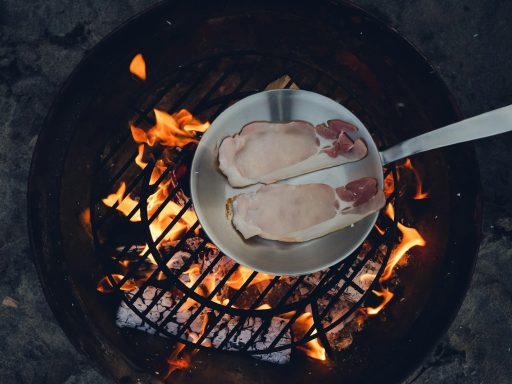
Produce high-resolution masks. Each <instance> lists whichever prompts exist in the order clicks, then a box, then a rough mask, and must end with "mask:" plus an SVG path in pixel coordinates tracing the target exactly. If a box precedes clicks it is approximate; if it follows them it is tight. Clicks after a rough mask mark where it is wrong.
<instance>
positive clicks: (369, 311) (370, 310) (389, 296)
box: [366, 288, 394, 315]
mask: <svg viewBox="0 0 512 384" xmlns="http://www.w3.org/2000/svg"><path fill="white" fill-rule="evenodd" d="M372 292H373V293H374V294H375V295H376V296H379V297H382V298H383V301H382V303H380V305H379V306H377V307H375V308H370V307H368V308H366V313H367V314H368V315H376V314H377V313H379V312H380V311H381V309H382V308H384V307H385V306H386V304H387V303H389V301H390V300H391V299H392V298H393V296H394V295H393V293H392V292H391V291H390V290H389V289H386V288H383V289H382V291H380V292H379V291H375V290H372Z"/></svg>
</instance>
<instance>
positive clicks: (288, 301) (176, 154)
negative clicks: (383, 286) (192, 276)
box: [91, 55, 399, 355]
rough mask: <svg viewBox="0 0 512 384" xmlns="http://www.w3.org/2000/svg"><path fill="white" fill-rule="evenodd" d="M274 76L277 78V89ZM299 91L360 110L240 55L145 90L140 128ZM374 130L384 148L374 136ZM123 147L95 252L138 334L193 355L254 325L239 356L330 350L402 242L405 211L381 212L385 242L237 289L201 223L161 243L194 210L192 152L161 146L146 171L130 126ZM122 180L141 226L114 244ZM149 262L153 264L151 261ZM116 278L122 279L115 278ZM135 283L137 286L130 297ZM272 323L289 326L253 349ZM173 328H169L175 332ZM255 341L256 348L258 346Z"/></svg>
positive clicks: (310, 76) (319, 85)
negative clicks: (311, 344)
mask: <svg viewBox="0 0 512 384" xmlns="http://www.w3.org/2000/svg"><path fill="white" fill-rule="evenodd" d="M255 68H258V76H255V75H254V70H255ZM285 75H286V76H285ZM276 79H280V81H279V82H276V81H275V80H276ZM292 79H293V81H292ZM296 85H298V86H299V87H300V88H304V89H309V90H312V91H316V92H318V93H322V94H325V95H326V96H329V97H331V98H333V99H335V100H337V101H339V102H341V103H343V104H344V105H357V100H356V99H355V98H354V96H353V95H350V93H349V92H348V91H346V90H345V89H344V88H343V87H342V86H341V85H339V84H337V83H336V82H335V81H334V80H332V79H331V78H329V76H327V75H325V74H323V73H321V72H319V71H317V70H316V69H314V68H311V67H306V66H304V65H303V64H300V63H290V62H288V61H284V60H282V59H280V58H277V57H263V56H256V55H239V56H238V55H235V56H230V57H216V58H210V59H208V60H204V61H202V62H199V63H194V64H191V65H189V66H187V67H184V68H182V69H181V70H179V71H178V72H176V73H173V74H171V75H170V76H168V77H167V78H166V79H165V80H163V81H162V82H161V83H159V84H156V85H153V86H151V87H149V88H150V93H149V94H148V95H143V97H142V100H143V102H141V103H140V104H139V105H138V106H137V107H135V108H134V113H135V114H136V116H137V117H136V119H134V124H135V125H142V126H143V125H144V124H148V125H152V124H153V119H152V117H151V115H150V114H151V111H152V109H153V108H155V107H157V108H159V109H163V110H166V111H168V112H170V113H172V112H175V111H177V110H179V109H180V108H187V109H188V110H190V111H191V112H192V113H193V114H194V115H195V116H198V117H199V118H200V119H201V120H210V121H211V120H213V119H215V117H216V116H217V115H218V114H219V113H220V112H222V111H223V110H224V109H225V108H226V107H227V106H229V105H230V104H232V103H234V102H236V101H237V100H239V99H241V98H243V97H246V96H248V95H250V94H253V93H255V92H258V91H261V90H263V89H265V88H266V87H267V86H270V87H286V88H289V87H292V86H296ZM357 115H358V117H359V118H361V120H363V121H364V122H365V124H366V125H367V127H368V128H369V129H370V130H372V127H374V124H372V122H371V118H370V116H367V115H365V113H364V109H363V108H361V106H359V108H358V111H357ZM373 133H374V134H375V136H376V139H377V141H378V140H379V138H378V132H373ZM116 140H118V139H116ZM118 142H119V144H118V145H117V146H116V147H115V148H113V149H112V150H111V151H110V152H109V153H107V154H105V155H104V156H103V159H102V162H101V165H100V167H99V169H98V173H97V178H99V179H100V180H103V182H100V183H99V185H100V186H101V187H100V188H97V189H98V190H97V191H95V193H93V194H92V195H93V199H92V201H91V212H92V213H93V214H92V220H91V222H92V226H93V233H94V236H95V242H96V247H97V249H98V255H100V257H101V261H102V263H103V267H104V270H105V272H106V274H107V278H108V280H109V282H110V284H111V285H112V290H113V291H114V292H117V293H118V294H119V296H120V298H121V300H122V302H123V305H124V306H125V307H126V308H128V309H129V310H130V311H132V312H133V313H134V314H136V315H137V316H138V317H139V318H140V324H141V325H140V327H139V329H144V330H146V331H148V332H150V333H155V334H161V335H164V336H167V337H170V338H173V339H175V340H179V341H180V342H182V343H185V344H187V345H190V346H191V347H194V348H204V349H222V350H224V349H230V348H229V344H230V342H231V340H232V338H233V337H235V336H236V335H237V334H238V333H239V332H240V331H241V329H242V328H244V327H245V326H246V324H247V322H248V321H251V324H253V325H255V326H254V327H253V329H252V330H251V336H250V338H249V339H248V340H246V341H245V342H244V345H243V346H242V347H241V348H240V349H239V351H243V352H246V353H250V354H259V355H261V354H268V353H273V352H277V351H281V350H285V349H289V348H290V347H292V346H295V345H302V344H304V343H306V342H308V341H310V340H312V339H315V338H320V339H321V340H322V344H323V346H324V347H325V348H326V349H327V350H328V351H329V342H328V339H327V332H328V331H330V330H332V329H334V328H335V327H337V326H338V325H339V324H341V323H343V322H345V321H347V320H348V319H349V318H350V317H351V316H352V315H353V314H354V313H355V311H357V310H358V309H359V308H360V307H361V306H362V305H363V303H364V302H365V300H367V298H368V297H369V295H370V294H371V288H372V287H373V286H374V285H375V284H376V283H377V282H378V280H379V277H380V276H381V274H382V272H383V270H384V267H385V265H386V262H387V260H388V258H389V255H390V252H391V250H392V248H393V245H394V244H395V241H396V236H397V234H398V231H397V227H396V222H397V219H396V217H399V214H396V215H395V220H394V221H391V220H389V219H388V218H387V217H385V216H384V215H382V214H381V216H380V217H379V219H378V225H379V227H380V228H382V229H383V230H384V235H381V234H380V233H379V232H378V231H376V230H374V231H373V232H372V233H371V234H370V236H369V237H368V239H367V240H366V242H365V243H364V244H363V246H362V247H361V248H360V249H358V250H357V251H356V252H354V253H353V254H352V255H351V256H350V257H348V258H347V259H346V260H344V261H343V262H341V263H339V264H337V265H335V266H333V267H331V268H330V269H328V270H326V271H323V272H321V273H317V274H313V275H304V276H299V277H293V278H292V277H280V276H275V277H273V278H272V279H270V280H268V282H265V284H263V285H260V286H259V287H260V289H259V290H257V289H255V285H251V282H253V281H255V279H257V278H258V276H259V273H257V272H252V273H251V274H250V275H249V276H248V277H247V278H246V280H245V281H244V282H243V284H242V285H241V286H240V288H239V289H232V288H229V287H227V285H226V283H227V282H228V281H229V280H230V278H232V277H233V276H234V275H235V274H237V273H238V272H239V269H240V266H239V265H238V264H237V263H234V262H232V261H230V260H228V259H227V258H226V257H225V256H223V255H222V254H221V253H218V251H217V250H216V249H215V248H212V246H211V245H210V244H209V239H208V238H207V236H206V235H205V234H204V233H203V232H202V231H201V230H199V233H196V232H197V230H198V228H200V226H199V223H198V222H195V223H194V224H193V225H192V226H191V227H190V228H189V229H188V231H187V232H186V233H184V234H183V235H182V236H181V237H180V239H179V240H178V241H176V242H174V243H169V244H162V239H163V238H164V236H165V235H166V234H167V233H168V232H169V231H171V230H172V229H173V228H174V226H175V225H176V223H178V221H179V220H180V218H181V217H182V216H183V215H184V214H185V213H186V212H187V211H188V210H189V209H192V208H193V207H192V201H190V199H189V198H188V177H187V174H186V172H185V174H184V175H182V176H181V177H176V171H177V170H178V169H186V170H187V171H188V169H189V166H190V163H191V159H192V156H193V150H194V148H192V147H191V146H187V147H185V148H184V149H183V150H174V151H172V152H171V153H169V151H166V150H162V149H160V150H156V151H155V152H154V153H153V155H154V159H152V160H151V161H150V163H149V164H148V165H147V167H146V168H145V169H144V170H142V171H141V170H140V168H138V167H137V166H136V165H135V163H134V159H135V156H136V151H135V152H134V148H135V145H134V143H132V141H131V138H130V136H129V130H128V129H127V135H126V137H123V138H122V140H120V141H118ZM158 159H166V163H167V168H166V169H165V171H164V173H163V174H162V175H161V176H160V178H159V179H158V181H157V182H156V183H154V184H150V175H151V173H152V171H153V168H154V167H155V162H156V160H158ZM182 173H183V172H182ZM387 175H391V176H390V177H391V179H392V182H393V183H394V188H393V190H394V191H395V192H393V193H392V194H391V195H390V196H389V197H388V201H389V202H392V203H393V204H394V206H395V210H396V211H397V212H398V208H399V207H398V206H397V201H395V200H397V199H395V194H396V191H398V190H399V188H398V184H397V178H396V171H395V169H394V168H393V167H392V166H391V167H389V168H388V169H387V170H386V173H385V176H387ZM171 176H172V177H175V178H176V185H175V187H174V188H172V189H171V190H170V193H169V196H168V197H167V198H166V199H165V200H164V202H163V203H162V204H161V205H160V207H159V208H158V210H157V211H156V212H154V213H153V214H152V215H149V214H148V210H147V204H145V202H147V199H148V197H149V196H150V195H151V194H153V193H154V192H155V191H156V188H157V186H158V185H160V184H161V183H162V182H164V181H165V180H168V178H169V177H171ZM121 180H125V181H126V182H127V189H126V193H130V192H133V193H134V195H138V196H140V199H139V203H138V204H137V206H135V207H134V208H133V209H132V210H131V212H130V213H129V214H128V216H127V218H124V219H122V220H124V221H127V220H128V219H130V218H131V217H132V216H133V215H134V214H135V213H136V212H137V211H138V210H140V215H141V222H140V223H138V224H137V225H136V228H135V229H134V230H133V231H134V235H133V236H131V237H130V236H124V237H122V239H121V240H113V239H112V238H111V237H110V238H109V236H106V235H105V233H107V232H108V230H106V228H111V227H113V226H115V225H116V223H118V222H119V221H120V220H121V219H120V217H119V215H117V214H116V210H115V208H116V207H117V206H118V204H117V203H116V204H114V206H113V207H112V208H109V209H106V207H105V206H104V205H103V204H102V203H101V198H103V197H105V196H106V195H107V194H109V193H112V192H113V191H115V190H116V189H117V187H118V185H119V183H120V181H121ZM173 201H174V202H177V201H179V202H180V203H181V204H182V205H183V208H182V209H181V211H180V212H179V213H178V214H177V215H176V217H175V219H174V220H172V222H171V223H170V224H169V225H168V226H167V228H166V229H165V230H164V232H163V233H162V234H161V235H160V236H159V237H158V238H155V239H154V238H153V237H152V235H151V231H150V224H151V223H152V222H153V221H154V220H155V218H156V217H157V216H158V214H159V213H160V212H161V211H162V210H163V209H164V208H165V206H166V205H167V204H169V203H170V202H173ZM134 226H135V225H134ZM144 244H147V245H148V247H147V249H146V250H145V251H144V253H142V254H139V253H140V252H141V251H142V249H143V248H144ZM178 252H182V254H186V255H188V256H187V257H186V258H182V259H181V260H180V261H179V262H178V263H177V264H178V265H175V266H173V267H171V266H169V263H170V262H172V261H173V257H175V255H176V254H177V253H178ZM149 260H153V261H154V262H153V263H150V262H149ZM120 262H124V264H123V267H122V270H120V269H119V268H120ZM194 264H197V265H199V266H200V268H201V274H200V275H199V277H198V278H197V280H196V281H195V282H194V283H193V284H192V285H190V284H189V285H190V286H188V285H187V284H185V282H184V281H183V278H182V276H183V273H184V272H185V271H187V270H188V269H189V268H190V267H191V266H192V265H194ZM376 266H377V268H376ZM368 270H372V271H374V272H375V274H376V276H375V278H374V279H373V280H372V281H371V282H368V283H366V284H361V283H360V282H359V281H358V280H357V279H356V278H357V277H358V276H360V275H361V274H362V273H364V272H365V271H368ZM219 271H221V272H219ZM118 272H122V273H119V274H117V275H116V273H118ZM119 275H122V276H123V277H119ZM206 281H214V282H215V286H214V288H213V290H212V291H211V292H209V294H205V293H204V292H201V291H200V287H201V285H202V284H204V283H205V282H206ZM134 282H136V283H137V286H138V288H133V289H128V290H127V287H130V286H132V285H133V283H134ZM149 292H150V293H151V294H149ZM169 292H171V293H172V297H173V298H172V306H167V307H166V308H165V310H164V311H159V309H161V308H160V307H161V306H162V302H163V300H167V302H168V300H169V297H170V296H169ZM220 292H224V293H226V292H227V294H226V295H227V296H229V302H227V303H224V302H218V301H215V300H214V297H215V296H216V294H218V293H220ZM347 297H350V300H347ZM190 300H193V301H194V302H195V303H194V305H193V310H190V311H188V312H187V316H188V318H186V319H185V320H184V321H183V322H181V323H178V322H177V321H176V317H177V316H179V314H180V310H183V308H184V307H187V306H190V302H191V301H190ZM340 302H343V303H344V308H343V310H342V311H340V310H338V311H335V314H336V317H335V318H332V317H331V316H330V315H332V313H333V312H332V310H333V308H334V307H336V306H337V305H339V303H340ZM141 303H144V305H141ZM264 303H271V308H268V309H257V308H259V307H260V306H261V305H262V304H264ZM155 311H157V312H158V313H160V316H158V317H157V318H155V317H154V313H155ZM305 311H309V312H311V314H312V317H313V320H314V322H313V326H311V327H310V328H309V329H308V330H307V331H306V332H305V333H304V334H303V335H301V336H300V337H288V336H287V335H289V332H290V330H292V329H293V326H294V324H295V323H296V321H297V319H298V318H299V317H300V315H301V314H302V313H304V312H305ZM198 318H206V319H207V321H206V322H205V325H204V327H203V328H202V329H201V331H200V332H196V334H195V335H194V337H191V336H190V330H191V328H193V327H194V322H195V321H196V320H197V319H198ZM276 318H286V321H285V322H284V323H283V326H282V327H280V328H279V329H278V332H276V333H275V334H274V336H273V337H272V339H271V340H269V341H268V342H267V343H263V346H262V345H261V344H262V343H257V340H258V338H259V337H260V336H261V335H262V334H267V333H268V332H269V329H270V328H271V327H272V323H273V319H276ZM230 321H231V323H229V322H230ZM171 323H172V324H173V327H169V325H170V324H171ZM228 323H229V325H228ZM174 324H175V325H176V326H174ZM256 325H257V326H256ZM219 334H222V335H223V338H222V340H220V341H219V342H218V343H216V344H215V343H214V344H212V343H211V342H210V341H208V340H211V339H213V338H214V336H215V335H217V336H219ZM257 344H258V345H259V347H256V345H257Z"/></svg>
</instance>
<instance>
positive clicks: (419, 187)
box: [403, 159, 429, 200]
mask: <svg viewBox="0 0 512 384" xmlns="http://www.w3.org/2000/svg"><path fill="white" fill-rule="evenodd" d="M403 167H404V168H405V169H408V170H410V171H412V172H413V173H414V177H415V178H416V194H415V195H414V197H413V199H414V200H423V199H426V198H427V197H428V196H429V193H428V192H424V191H423V183H422V181H421V178H420V175H419V173H418V170H417V169H416V168H414V167H413V166H412V163H411V159H406V160H405V163H404V165H403Z"/></svg>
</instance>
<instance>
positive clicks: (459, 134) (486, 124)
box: [191, 89, 512, 275]
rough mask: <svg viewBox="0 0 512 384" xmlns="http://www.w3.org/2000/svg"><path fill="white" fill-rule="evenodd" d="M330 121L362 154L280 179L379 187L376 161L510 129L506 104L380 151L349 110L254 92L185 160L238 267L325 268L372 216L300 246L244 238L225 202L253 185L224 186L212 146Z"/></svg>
mask: <svg viewBox="0 0 512 384" xmlns="http://www.w3.org/2000/svg"><path fill="white" fill-rule="evenodd" d="M330 119H341V120H344V121H347V122H349V123H351V124H353V125H355V126H357V128H358V129H359V131H358V132H357V134H351V136H352V137H353V138H354V139H356V138H362V139H363V140H364V141H365V142H366V145H367V147H368V155H367V156H366V157H365V158H364V159H362V160H360V161H356V162H353V163H349V164H344V165H341V166H337V167H332V168H328V169H324V170H320V171H317V172H312V173H309V174H306V175H302V176H297V177H294V178H291V179H288V180H283V181H280V182H279V183H288V184H307V183H325V184H329V185H331V186H332V187H339V186H342V185H345V184H347V183H348V182H350V181H352V180H355V179H358V178H360V177H364V176H369V177H374V178H375V179H377V180H378V183H379V187H380V188H382V187H383V173H382V166H384V165H386V164H388V163H391V162H393V161H396V160H399V159H403V158H405V157H407V156H410V155H413V154H415V153H420V152H424V151H428V150H431V149H435V148H440V147H444V146H448V145H452V144H456V143H461V142H465V141H470V140H475V139H479V138H483V137H487V136H493V135H497V134H499V133H503V132H507V131H510V130H512V106H507V107H504V108H500V109H497V110H494V111H491V112H487V113H484V114H482V115H479V116H476V117H473V118H470V119H467V120H463V121H461V122H458V123H455V124H451V125H448V126H446V127H443V128H440V129H437V130H435V131H432V132H429V133H425V134H423V135H420V136H417V137H415V138H412V139H410V140H407V141H404V142H402V143H400V144H397V145H395V146H393V147H391V148H389V149H387V150H385V151H382V152H379V150H378V149H377V147H376V145H375V143H374V141H373V139H372V137H371V136H370V133H369V132H368V130H367V129H366V128H365V126H364V125H363V123H361V121H360V120H359V119H358V118H357V117H356V116H354V114H352V112H350V111H349V110H348V109H346V108H345V107H343V106H342V105H340V104H338V103H337V102H335V101H334V100H331V99H329V98H327V97H325V96H322V95H319V94H317V93H313V92H309V91H303V90H289V89H282V90H273V91H266V92H261V93H257V94H255V95H252V96H249V97H247V98H245V99H243V100H240V101H239V102H237V103H236V104H234V105H232V106H231V107H229V108H228V109H226V110H225V111H224V112H222V113H221V114H220V115H219V117H217V118H216V119H215V121H213V123H212V125H211V127H210V129H208V131H206V132H205V134H204V136H203V138H202V139H201V141H200V143H199V145H198V148H197V151H196V153H195V156H194V160H193V162H192V170H191V192H192V201H193V203H194V207H195V210H196V213H197V217H198V218H199V221H200V223H201V225H202V226H203V228H204V230H205V231H206V233H207V234H208V236H209V237H210V239H211V240H212V241H213V242H214V243H215V244H216V245H217V246H218V247H219V249H220V250H221V251H222V252H224V254H225V255H227V256H229V257H231V258H232V259H234V260H235V261H237V262H238V263H240V264H243V265H245V266H247V267H249V268H251V269H254V270H256V271H259V272H265V273H269V274H273V275H301V274H306V273H312V272H316V271H319V270H321V269H325V268H327V267H330V266H331V265H334V264H335V263H337V262H339V261H341V260H343V259H344V258H346V257H347V256H348V255H350V254H351V253H352V252H353V251H354V250H355V249H356V248H357V247H358V246H359V245H360V244H361V243H362V242H363V241H364V240H365V238H366V237H367V236H368V234H369V233H370V231H371V230H372V227H373V225H374V224H375V221H376V220H377V216H378V213H373V214H371V215H369V216H367V217H366V218H364V219H363V220H361V221H359V222H358V223H356V224H355V225H354V226H353V227H347V228H345V229H343V230H340V231H337V232H334V233H331V234H329V235H326V236H324V237H321V238H318V239H314V240H310V241H307V242H304V243H282V242H278V241H271V240H264V239H261V238H258V237H256V238H252V239H249V240H244V239H243V238H242V236H241V235H240V234H239V233H238V232H237V231H236V230H235V229H234V227H233V226H232V224H231V222H230V221H229V220H228V219H227V217H226V212H225V209H226V200H227V199H228V198H230V197H233V196H235V195H238V194H240V193H246V192H253V191H255V190H256V189H258V188H259V186H260V185H256V186H250V187H246V188H233V187H231V186H230V185H229V184H228V182H227V179H226V177H225V176H224V175H223V174H222V173H221V172H220V171H219V168H218V159H217V157H218V148H219V146H220V143H221V142H222V140H223V139H224V138H226V137H227V136H231V135H234V134H236V133H238V132H239V131H240V130H241V129H242V127H243V126H244V125H246V124H248V123H250V122H253V121H262V120H264V121H272V122H287V121H291V120H305V121H308V122H310V123H312V124H313V125H317V124H320V123H323V122H325V121H327V120H330Z"/></svg>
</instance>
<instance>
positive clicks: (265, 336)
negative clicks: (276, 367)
mask: <svg viewBox="0 0 512 384" xmlns="http://www.w3.org/2000/svg"><path fill="white" fill-rule="evenodd" d="M262 323H263V320H262V319H261V318H259V317H249V318H248V319H247V320H245V322H244V325H243V326H242V327H240V329H239V330H238V331H236V332H235V334H234V335H233V336H232V337H231V338H230V339H229V341H228V342H227V343H226V345H225V346H224V347H223V349H225V350H228V351H237V350H240V349H242V348H244V347H245V346H246V345H247V342H248V341H249V340H250V339H251V338H252V336H253V335H254V333H255V332H256V331H257V330H258V329H259V328H260V326H261V325H262ZM237 324H238V318H237V317H235V318H229V317H228V316H224V317H223V318H222V320H221V321H220V322H219V324H218V325H217V326H216V327H215V328H214V329H213V330H212V331H211V332H210V333H209V334H208V336H209V337H210V338H212V342H213V346H215V347H219V346H220V345H221V344H222V342H223V341H224V340H225V338H226V336H227V335H228V334H229V333H230V332H231V331H232V330H233V328H235V327H236V326H237ZM286 324H288V320H286V319H282V318H279V317H273V318H272V320H271V323H270V325H269V327H268V329H267V330H265V331H263V332H261V334H260V335H258V337H257V338H256V340H255V341H254V343H253V344H252V345H250V346H249V348H248V351H258V350H264V349H267V348H268V347H269V346H270V344H272V342H273V341H274V340H275V339H276V337H277V336H278V335H279V333H280V332H281V331H282V329H283V328H284V327H285V326H286ZM290 342H291V332H290V330H289V329H288V330H287V331H286V332H285V333H284V335H283V336H282V337H281V339H280V340H279V341H278V342H277V344H276V347H279V346H282V345H285V344H290ZM251 356H253V357H254V358H256V359H259V360H264V361H268V362H270V363H275V364H286V363H288V362H289V361H290V358H291V349H290V348H287V349H284V350H282V351H277V352H271V353H267V354H261V355H259V354H254V355H251Z"/></svg>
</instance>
